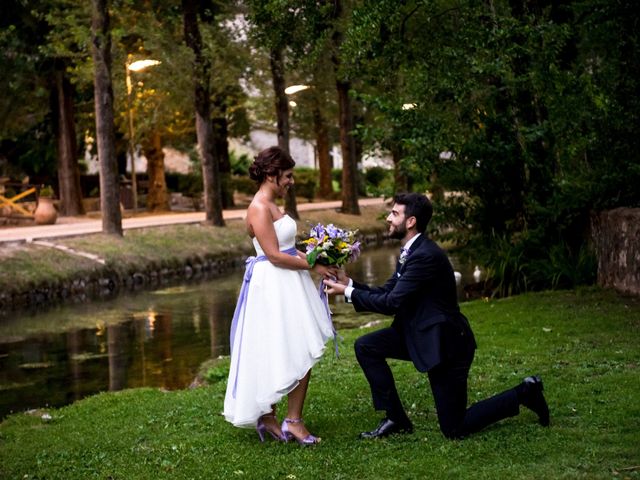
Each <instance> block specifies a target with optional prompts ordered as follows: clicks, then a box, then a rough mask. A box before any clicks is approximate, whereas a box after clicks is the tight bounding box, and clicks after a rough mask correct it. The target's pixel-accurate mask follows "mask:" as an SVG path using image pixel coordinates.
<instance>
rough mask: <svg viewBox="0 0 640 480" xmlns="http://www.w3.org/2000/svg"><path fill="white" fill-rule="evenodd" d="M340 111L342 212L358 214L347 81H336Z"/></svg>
mask: <svg viewBox="0 0 640 480" xmlns="http://www.w3.org/2000/svg"><path fill="white" fill-rule="evenodd" d="M336 87H337V90H338V109H339V112H340V148H341V150H342V212H343V213H349V214H352V215H360V205H358V163H357V160H356V144H355V141H354V138H353V135H352V131H353V114H352V112H351V100H350V99H349V83H348V82H343V81H340V80H337V81H336Z"/></svg>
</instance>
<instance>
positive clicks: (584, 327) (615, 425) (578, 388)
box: [0, 289, 640, 479]
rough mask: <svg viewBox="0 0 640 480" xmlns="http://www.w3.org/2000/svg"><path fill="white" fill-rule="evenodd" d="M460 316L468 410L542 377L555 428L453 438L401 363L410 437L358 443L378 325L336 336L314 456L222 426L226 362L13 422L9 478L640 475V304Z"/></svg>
mask: <svg viewBox="0 0 640 480" xmlns="http://www.w3.org/2000/svg"><path fill="white" fill-rule="evenodd" d="M462 308H463V311H464V312H465V314H466V315H467V316H468V317H469V319H470V321H471V324H472V326H473V328H474V331H475V333H476V337H477V341H478V344H479V349H478V351H477V354H476V360H475V362H474V365H473V367H472V369H471V378H470V383H469V396H470V401H472V402H473V401H476V400H480V399H483V398H485V397H487V396H489V395H492V394H494V393H497V392H500V391H502V390H503V389H505V388H507V387H510V386H513V385H515V384H516V383H518V382H519V381H520V380H521V379H522V378H523V377H524V376H526V375H529V374H532V373H536V374H540V375H541V376H542V378H543V380H544V382H545V393H546V396H547V400H548V402H549V404H550V409H551V426H550V427H549V428H543V427H541V426H539V425H538V424H537V421H536V416H535V415H534V414H533V413H532V412H530V411H528V410H526V409H524V410H523V411H522V412H521V415H519V416H518V417H515V418H511V419H507V420H504V421H503V422H501V423H499V424H497V425H495V426H493V427H490V428H488V429H486V430H484V431H482V432H480V433H477V434H475V435H473V436H471V437H469V438H467V439H465V440H457V441H451V440H447V439H445V438H444V437H443V436H442V434H441V433H440V431H439V429H438V425H437V420H436V415H435V412H434V407H433V399H432V397H431V393H430V390H429V387H428V380H427V377H426V376H425V375H423V374H420V373H418V372H416V371H415V370H414V368H413V367H412V365H411V364H409V363H407V362H394V363H393V364H392V368H393V370H394V372H395V375H396V379H397V380H398V384H399V390H400V394H401V397H402V398H403V401H404V403H405V405H406V407H407V409H408V411H409V414H410V417H411V418H412V420H413V422H414V425H415V432H414V433H413V434H411V435H404V436H396V437H393V438H388V439H383V440H376V441H360V440H358V439H357V435H358V433H359V432H360V431H362V430H365V429H370V428H371V427H373V426H375V424H376V423H377V421H378V420H379V418H380V414H379V413H377V412H374V411H373V409H372V406H371V400H370V396H369V390H368V386H367V384H366V381H365V379H364V376H363V375H362V372H361V371H360V369H359V367H358V365H357V363H356V361H355V358H354V354H353V342H354V340H355V339H356V338H357V337H358V336H359V335H361V334H362V333H364V332H366V331H369V329H352V330H341V331H340V333H341V334H342V335H343V337H344V339H343V341H342V342H341V356H340V358H337V359H336V358H334V356H333V355H332V354H331V351H332V346H331V345H330V348H328V349H327V353H326V354H325V357H324V358H323V360H322V361H321V362H320V363H319V364H318V365H317V366H316V368H315V369H314V371H313V375H312V379H311V385H310V390H309V396H308V400H307V404H306V407H305V418H306V419H307V424H308V426H309V428H310V430H311V431H312V432H313V433H315V434H316V435H319V436H321V437H322V443H321V444H320V445H318V446H316V447H307V448H303V447H300V446H298V445H297V444H294V443H289V444H279V443H276V442H273V441H270V442H266V443H264V444H260V443H259V442H258V437H257V435H256V434H255V432H254V431H251V430H241V429H237V428H234V427H232V426H231V425H230V424H228V423H226V422H225V421H224V419H223V418H222V416H221V415H220V412H221V410H222V401H223V396H224V390H225V381H226V373H227V366H228V360H226V361H223V362H221V363H219V364H218V365H217V366H216V367H215V368H213V369H212V370H210V371H209V373H208V378H209V379H211V380H212V383H211V385H209V386H207V387H201V388H196V389H193V390H185V391H177V392H162V391H159V390H152V389H137V390H127V391H123V392H114V393H103V394H99V395H96V396H93V397H90V398H88V399H85V400H82V401H79V402H77V403H75V404H73V405H70V406H68V407H65V408H61V409H58V410H50V411H47V412H45V411H39V412H37V413H33V414H16V415H12V416H10V417H9V418H8V419H6V420H5V421H4V422H3V423H2V424H0V478H3V479H4V478H6V479H35V478H38V479H45V478H46V479H92V478H96V479H157V478H166V479H198V478H201V479H218V478H225V479H227V478H232V479H233V478H239V479H242V478H247V479H254V478H256V479H257V478H282V479H341V478H349V479H351V478H354V479H355V478H357V479H437V478H452V479H467V478H473V479H476V478H486V479H504V478H509V479H511V478H528V479H546V478H552V479H557V478H587V479H592V478H621V479H622V478H632V479H633V478H640V466H639V465H640V398H639V397H640V396H639V394H640V375H639V374H640V370H639V365H640V348H639V347H640V300H638V299H634V298H628V297H622V296H618V295H616V294H615V293H613V292H608V291H602V290H598V289H584V290H578V291H576V292H574V291H559V292H545V293H537V294H527V295H521V296H517V297H512V298H506V299H502V300H491V301H476V302H471V303H467V304H463V306H462ZM350 316H353V312H352V307H351V306H349V305H340V306H339V307H337V308H336V317H337V318H336V319H338V318H339V319H341V321H342V320H345V319H346V320H348V317H350ZM382 318H383V317H379V316H376V315H367V316H363V317H362V319H361V320H362V321H371V320H380V319H382ZM386 321H387V320H385V322H386ZM265 348H268V346H265ZM44 413H48V414H49V415H50V416H51V419H50V420H46V419H43V418H42V415H43V414H44Z"/></svg>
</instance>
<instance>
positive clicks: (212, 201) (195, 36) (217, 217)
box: [182, 0, 224, 227]
mask: <svg viewBox="0 0 640 480" xmlns="http://www.w3.org/2000/svg"><path fill="white" fill-rule="evenodd" d="M198 3H199V2H197V1H195V0H182V13H183V19H184V37H185V42H186V44H187V46H188V47H189V48H191V50H193V53H194V55H195V58H194V64H193V79H194V83H195V88H194V90H195V107H196V135H197V138H198V152H199V154H200V158H201V160H202V178H203V183H204V206H205V212H206V213H205V216H206V219H205V223H206V224H209V225H217V226H220V227H222V226H224V218H223V216H222V188H221V185H220V172H219V166H218V162H217V158H216V157H215V156H214V154H213V149H214V140H213V127H212V125H211V101H210V99H209V75H210V69H211V64H210V62H209V60H208V59H207V57H206V56H205V55H203V52H202V37H201V36H200V28H199V26H198V16H197V11H198V7H199V5H198Z"/></svg>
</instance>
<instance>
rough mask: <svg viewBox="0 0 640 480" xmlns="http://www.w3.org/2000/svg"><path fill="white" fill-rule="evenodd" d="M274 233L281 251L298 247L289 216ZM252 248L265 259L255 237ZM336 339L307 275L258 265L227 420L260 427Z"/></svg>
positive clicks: (241, 321)
mask: <svg viewBox="0 0 640 480" xmlns="http://www.w3.org/2000/svg"><path fill="white" fill-rule="evenodd" d="M274 228H275V231H276V235H277V237H278V243H279V246H280V250H281V251H282V250H287V249H289V248H292V247H294V246H295V236H296V229H297V227H296V222H295V220H293V219H292V218H291V217H289V216H287V215H285V216H284V217H282V218H280V219H278V220H276V221H275V222H274ZM253 245H254V247H255V249H256V255H257V256H261V255H264V252H263V250H262V248H261V247H260V244H259V243H258V241H257V240H256V239H255V238H254V239H253ZM332 336H333V327H332V324H331V319H330V318H329V317H328V316H327V310H326V308H325V305H324V304H323V302H322V300H321V299H320V296H319V294H318V286H317V285H315V284H314V282H313V280H312V279H311V276H310V275H309V272H308V271H307V270H289V269H286V268H279V267H276V266H274V265H273V264H271V263H270V262H269V261H268V260H266V261H258V262H256V263H255V265H254V269H253V275H252V277H251V280H250V283H249V285H248V293H247V299H246V309H245V311H244V315H240V317H239V318H238V320H237V328H236V333H235V338H234V345H232V346H231V352H232V353H231V367H230V370H229V379H228V381H227V392H226V395H225V400H224V416H225V418H226V420H227V421H229V422H231V423H233V424H234V425H235V426H236V427H247V428H249V427H255V425H256V422H257V420H258V418H259V417H260V416H262V415H264V414H265V413H269V412H270V411H271V405H272V404H274V403H277V402H278V401H279V400H280V399H281V398H282V397H283V396H284V395H286V394H287V393H289V392H290V391H291V390H293V389H294V388H295V387H296V386H297V385H298V382H299V380H300V379H301V378H303V377H304V376H305V374H306V373H307V372H308V371H309V369H310V368H311V367H312V366H313V365H314V364H315V363H316V362H317V361H318V360H319V359H320V357H321V356H322V353H323V352H324V349H325V343H326V342H327V340H328V339H329V338H330V337H332ZM234 391H235V392H234ZM234 393H235V395H234Z"/></svg>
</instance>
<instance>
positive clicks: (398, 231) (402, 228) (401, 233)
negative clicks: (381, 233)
mask: <svg viewBox="0 0 640 480" xmlns="http://www.w3.org/2000/svg"><path fill="white" fill-rule="evenodd" d="M406 235H407V226H406V225H405V224H404V223H403V224H402V225H398V226H397V227H394V228H393V230H391V231H390V232H389V238H394V239H396V240H402V239H403V238H404V237H405V236H406Z"/></svg>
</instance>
